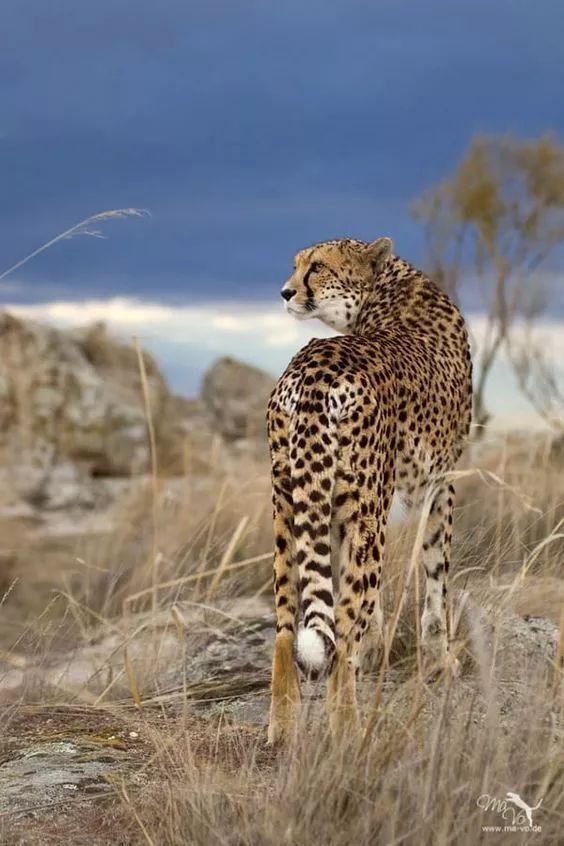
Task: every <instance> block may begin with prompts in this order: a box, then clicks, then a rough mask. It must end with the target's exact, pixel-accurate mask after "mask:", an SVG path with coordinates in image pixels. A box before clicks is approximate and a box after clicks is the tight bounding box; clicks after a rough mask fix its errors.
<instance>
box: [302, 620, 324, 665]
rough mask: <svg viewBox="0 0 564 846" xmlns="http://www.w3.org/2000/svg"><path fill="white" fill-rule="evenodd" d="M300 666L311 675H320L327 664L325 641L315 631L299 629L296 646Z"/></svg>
mask: <svg viewBox="0 0 564 846" xmlns="http://www.w3.org/2000/svg"><path fill="white" fill-rule="evenodd" d="M296 652H297V659H298V664H299V666H300V667H303V668H304V670H307V671H308V672H311V673H320V672H321V671H322V670H323V669H324V668H325V664H326V662H327V653H326V650H325V641H324V640H323V636H322V635H320V634H319V632H317V631H316V630H315V629H305V628H300V629H298V640H297V644H296Z"/></svg>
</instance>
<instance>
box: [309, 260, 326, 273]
mask: <svg viewBox="0 0 564 846" xmlns="http://www.w3.org/2000/svg"><path fill="white" fill-rule="evenodd" d="M323 267H324V265H323V264H322V263H321V262H320V261H314V262H313V263H312V265H311V267H310V268H309V270H310V273H319V271H320V270H323Z"/></svg>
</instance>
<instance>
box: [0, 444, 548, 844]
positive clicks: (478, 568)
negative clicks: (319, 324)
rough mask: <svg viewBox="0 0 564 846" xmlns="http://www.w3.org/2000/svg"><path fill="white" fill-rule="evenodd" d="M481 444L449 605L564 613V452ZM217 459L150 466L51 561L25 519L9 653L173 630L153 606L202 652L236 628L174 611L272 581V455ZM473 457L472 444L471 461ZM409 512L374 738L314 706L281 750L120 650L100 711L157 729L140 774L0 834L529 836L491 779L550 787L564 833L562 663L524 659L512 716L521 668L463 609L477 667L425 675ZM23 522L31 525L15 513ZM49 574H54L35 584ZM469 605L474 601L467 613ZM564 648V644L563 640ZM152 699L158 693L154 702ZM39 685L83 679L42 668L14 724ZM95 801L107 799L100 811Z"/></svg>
mask: <svg viewBox="0 0 564 846" xmlns="http://www.w3.org/2000/svg"><path fill="white" fill-rule="evenodd" d="M472 461H473V464H474V465H477V466H479V467H480V468H481V470H482V471H483V472H482V473H481V475H480V474H477V473H471V474H465V473H464V472H463V473H461V475H460V478H459V479H458V481H457V487H458V491H459V500H458V507H457V511H456V525H455V535H454V538H455V543H454V555H453V557H454V561H453V571H452V573H453V574H452V587H453V597H454V617H455V618H456V617H457V609H460V606H461V603H463V602H466V601H467V600H468V601H470V602H471V603H472V604H471V605H469V606H467V607H468V608H470V612H471V609H472V608H488V607H490V608H492V607H493V608H495V609H497V610H496V613H497V614H498V616H499V619H501V618H506V617H507V615H508V614H510V613H515V612H516V613H518V614H521V615H527V614H532V615H539V616H543V617H549V618H552V620H553V621H554V622H555V623H557V624H560V623H561V615H562V606H563V602H564V579H563V567H562V562H563V560H564V538H563V537H562V535H563V534H564V530H563V528H564V523H562V522H561V521H562V519H563V517H564V481H563V479H562V473H561V468H557V467H555V466H553V464H552V463H551V461H550V460H549V452H548V449H547V448H546V446H545V445H544V444H542V443H540V442H539V443H535V444H534V445H532V444H530V445H528V446H525V447H524V446H523V445H522V444H520V443H509V444H505V445H501V447H496V448H495V449H492V450H491V453H489V454H485V455H484V456H482V458H481V459H480V460H476V458H475V457H473V459H472ZM210 464H211V466H212V469H211V470H210V473H209V474H208V476H207V477H206V478H201V477H186V478H185V479H181V480H176V481H171V480H168V481H167V482H166V483H164V482H160V481H158V484H157V485H156V487H155V479H153V480H152V482H151V481H150V480H148V481H147V483H146V484H143V485H138V486H137V487H135V488H134V489H132V490H131V491H130V492H129V494H128V495H127V497H125V499H124V501H123V503H122V505H121V507H120V509H119V512H118V513H117V514H116V515H115V520H114V524H115V528H113V529H112V530H111V531H109V532H108V533H107V534H106V535H104V536H100V535H97V536H90V537H88V536H84V537H79V538H75V539H72V540H71V539H58V540H57V541H52V542H51V544H52V549H51V551H50V552H49V556H51V558H50V559H49V560H50V562H51V563H50V564H49V569H48V572H47V573H46V572H45V571H43V573H41V567H42V566H43V567H44V566H45V565H44V561H45V560H46V559H43V560H42V559H40V558H39V557H38V551H39V550H38V545H37V541H34V542H33V543H29V544H28V546H27V548H24V547H25V544H23V543H22V542H21V537H20V535H14V538H17V539H18V540H17V545H19V547H20V555H19V556H18V554H17V550H16V553H12V558H13V560H12V559H10V561H11V574H12V577H19V578H20V580H21V577H22V574H25V579H24V581H25V584H24V585H20V583H19V582H18V584H17V585H16V586H15V587H14V588H13V590H12V592H11V593H10V595H9V596H8V597H7V599H6V601H5V603H4V606H3V607H2V608H1V609H0V613H2V614H6V613H9V611H10V608H11V605H12V604H13V603H15V605H16V607H17V608H18V609H19V611H20V613H21V612H23V611H24V610H25V600H26V596H28V597H29V596H30V595H31V593H33V591H34V590H35V593H34V594H33V595H34V598H33V602H31V601H30V604H29V608H30V613H29V615H28V618H27V620H25V621H24V623H23V625H24V629H25V631H24V633H23V636H22V634H21V633H20V634H19V635H18V638H15V637H14V636H13V635H12V637H10V636H9V635H8V633H7V632H6V631H5V630H4V629H2V630H0V633H1V634H2V636H3V639H4V640H3V647H4V649H5V651H6V653H8V654H11V655H13V656H15V655H18V656H27V658H28V659H29V660H32V659H33V661H34V662H35V664H36V665H37V663H38V661H41V657H42V656H44V657H45V659H47V657H48V655H49V652H50V651H52V650H53V649H60V648H61V645H62V644H63V643H64V642H65V639H66V640H67V642H68V639H69V638H73V640H74V642H75V643H78V644H80V643H84V644H88V643H91V642H93V641H94V640H95V639H96V638H99V637H100V636H101V633H104V632H106V633H110V632H118V633H123V632H124V631H125V630H126V629H125V628H124V625H125V624H124V621H128V620H129V621H131V622H132V624H133V625H134V626H135V625H137V623H138V621H140V620H143V627H144V628H145V629H150V628H151V625H152V626H153V630H154V632H155V633H158V632H160V633H161V634H162V625H161V623H157V619H158V620H161V619H162V615H163V614H164V615H165V616H166V619H167V620H168V623H167V626H168V627H169V629H170V627H171V626H172V627H174V625H177V626H178V628H179V631H178V636H179V638H180V639H181V640H182V642H183V649H184V650H186V651H187V652H190V651H191V652H192V654H194V655H196V654H197V653H198V650H199V649H201V648H202V645H203V644H204V643H205V642H206V638H207V640H209V638H210V632H212V633H213V629H214V627H215V628H216V629H217V630H219V629H221V630H222V631H224V632H225V631H227V629H228V628H229V627H230V626H231V629H229V630H230V632H231V634H232V635H233V636H237V633H238V632H239V631H243V629H238V628H237V625H236V624H235V623H234V622H233V621H230V620H229V619H228V615H225V619H223V618H222V617H221V616H219V617H217V618H213V622H212V623H210V622H209V620H208V618H206V620H207V622H206V628H205V632H204V631H203V630H202V631H195V630H191V631H189V632H185V631H184V630H183V625H184V624H183V622H182V619H181V616H180V617H179V618H175V612H173V611H171V609H173V608H175V607H176V606H178V607H180V606H181V605H182V603H183V602H185V603H186V602H187V603H192V604H197V605H200V606H206V607H207V606H217V603H218V602H219V601H220V600H224V599H226V598H228V597H229V598H233V597H234V596H254V595H257V594H259V595H260V594H265V595H268V594H269V591H270V547H271V525H270V501H269V492H268V475H267V468H266V467H265V466H264V465H261V464H252V463H250V462H249V461H241V463H240V464H239V465H237V464H232V465H231V468H230V469H229V470H228V469H225V464H226V463H225V462H224V460H223V458H222V455H221V453H217V454H215V455H214V456H213V458H212V459H210ZM469 467H470V462H469V464H468V467H467V468H464V467H463V468H462V470H463V471H464V470H465V469H469ZM496 478H499V479H502V480H503V482H502V483H499V482H498V481H496ZM415 529H416V526H409V525H408V526H407V527H406V526H401V527H400V526H394V527H393V528H392V529H391V530H390V542H389V548H388V555H387V565H386V570H385V577H384V606H385V610H386V618H387V620H388V621H390V620H392V619H393V617H394V612H395V611H396V610H397V609H398V608H399V607H400V601H401V602H402V604H401V613H399V616H398V621H397V630H396V632H395V637H394V639H393V642H391V643H390V647H391V651H390V656H389V657H390V663H391V665H392V673H391V675H390V679H391V680H392V682H393V683H388V687H387V688H386V691H385V695H384V696H383V697H382V700H381V702H380V707H379V708H378V710H377V711H376V712H374V730H373V732H372V734H371V736H370V742H369V743H365V744H364V746H362V745H361V744H359V743H357V742H356V741H355V740H354V738H347V743H346V744H338V743H332V742H330V740H329V739H328V738H327V737H326V735H325V729H324V725H325V721H324V720H322V719H320V717H319V713H318V711H315V709H314V712H313V714H310V718H309V720H308V722H307V725H305V726H304V727H303V728H302V733H301V741H300V743H298V744H296V746H295V747H293V748H292V749H290V750H288V751H286V752H277V753H271V752H269V751H267V750H266V749H265V745H264V740H265V736H264V729H263V727H261V726H258V725H255V724H250V723H248V724H247V723H244V722H239V721H233V720H232V719H231V718H229V717H227V716H224V717H221V716H219V717H212V718H210V719H203V718H202V717H200V716H198V713H197V712H195V711H193V710H192V709H191V708H187V707H186V706H185V704H184V700H185V695H184V694H183V692H182V690H179V691H177V692H176V693H175V695H174V697H173V698H172V699H171V698H168V699H167V698H166V697H161V699H160V700H159V697H158V696H157V699H156V700H155V697H154V694H155V693H162V691H159V690H158V689H157V688H158V685H157V686H155V685H156V682H155V674H156V669H154V668H153V669H154V675H153V676H151V672H150V670H149V671H148V672H144V673H143V674H141V673H140V672H139V670H138V665H137V664H135V661H134V659H132V658H131V655H130V656H129V658H127V655H126V658H125V667H124V672H123V674H122V677H121V678H120V679H118V680H117V682H116V683H115V684H114V683H113V682H112V683H111V685H110V687H109V689H108V691H107V694H106V695H105V697H104V698H103V705H104V707H105V711H104V713H110V714H116V715H117V716H116V719H118V721H119V722H120V724H121V725H122V726H126V727H127V726H128V725H129V723H130V721H131V720H135V721H137V722H136V723H135V725H136V726H138V725H139V724H140V725H141V729H140V731H142V734H143V738H144V744H145V745H144V750H143V759H142V760H143V763H142V764H141V763H140V762H138V763H137V765H136V766H137V771H138V772H137V776H136V778H135V779H133V780H132V779H131V778H130V777H127V778H125V779H124V780H123V781H120V780H119V779H118V781H117V782H116V783H115V784H114V790H113V794H112V796H111V798H108V797H107V795H104V796H101V797H100V799H99V800H92V802H91V803H86V804H84V803H82V804H81V803H79V802H77V803H76V804H75V805H73V807H72V808H66V809H65V811H64V813H62V814H59V813H57V812H56V811H55V810H53V811H51V812H50V813H45V814H44V815H43V816H40V818H39V819H38V821H36V823H35V824H34V826H35V827H34V829H33V834H29V839H21V837H22V823H21V819H17V818H13V817H7V818H6V819H4V820H3V823H2V824H3V826H4V828H3V833H2V838H3V839H2V842H3V843H11V842H13V843H19V842H22V843H24V842H25V843H28V842H29V843H38V842H41V843H46V844H48V843H58V842H61V841H62V840H66V842H71V843H73V844H75V843H76V844H80V843H89V844H99V843H100V844H101V843H109V842H112V843H123V844H137V843H139V844H147V843H148V844H155V845H156V844H159V846H160V844H163V845H164V846H167V844H171V846H172V844H186V843H189V844H194V846H198V845H199V844H202V846H203V844H206V846H207V844H215V843H218V844H225V845H226V846H255V844H256V846H263V844H264V845H265V846H269V844H272V845H273V846H274V844H283V843H288V844H313V843H323V844H336V846H340V844H345V843H346V844H349V843H358V844H372V843H385V844H396V843H398V844H399V843H405V844H417V845H418V846H419V844H427V843H428V844H451V843H452V844H455V843H456V844H463V846H465V845H466V844H468V846H470V844H472V846H474V844H480V843H488V842H495V843H505V842H511V843H524V842H529V840H530V838H531V837H532V836H533V835H531V834H525V833H520V832H496V833H489V832H486V831H484V830H483V828H482V826H484V825H496V824H501V825H504V824H506V821H504V820H502V819H501V818H498V817H499V815H496V814H495V813H494V812H493V811H492V812H488V813H485V812H484V811H483V810H482V809H480V808H479V807H478V806H477V804H476V800H477V799H478V797H479V796H480V795H481V794H484V793H489V794H490V795H492V796H495V797H498V798H500V799H503V797H504V796H505V793H506V792H507V791H508V790H512V791H514V792H517V793H519V794H520V795H522V796H523V797H525V798H526V799H527V801H529V802H530V804H533V803H534V801H536V800H537V799H538V798H540V797H543V805H542V809H543V810H542V814H541V812H539V814H538V817H536V818H535V822H537V821H538V822H539V824H542V832H541V833H539V834H536V835H535V836H536V837H537V838H538V842H542V843H555V844H556V843H558V842H561V841H560V838H561V832H562V830H563V824H564V799H563V797H564V755H563V736H562V719H563V717H564V715H563V713H562V687H561V684H559V682H558V678H559V676H558V672H559V671H558V669H557V667H556V666H554V665H550V666H549V665H547V664H546V662H544V663H543V662H542V661H540V662H539V664H538V665H537V667H536V669H535V668H534V667H533V666H531V668H530V673H529V675H528V676H527V682H526V684H527V685H528V687H527V689H526V690H525V691H523V690H522V689H521V688H522V685H521V688H519V690H517V688H515V690H516V691H517V692H518V693H519V697H518V701H519V707H518V709H517V711H516V712H515V713H512V714H511V719H509V718H506V714H505V711H506V709H507V708H508V707H509V708H510V703H511V696H508V688H507V685H508V684H509V683H510V682H511V681H512V680H511V679H507V678H503V677H501V678H498V677H496V678H494V677H492V675H491V672H490V669H489V665H488V663H487V658H486V657H485V655H484V654H481V653H480V649H479V648H476V644H475V643H474V644H473V646H472V645H471V644H469V642H468V641H467V639H465V638H466V634H467V630H468V617H469V615H468V614H466V615H465V616H464V615H463V619H462V621H461V622H460V625H459V628H458V630H457V632H456V635H457V646H458V647H459V648H460V649H461V650H462V657H463V658H464V657H465V656H469V655H470V653H471V654H472V658H471V660H470V658H468V660H467V661H466V664H465V666H466V669H467V675H466V676H465V677H464V679H463V681H462V682H459V683H458V684H455V685H454V686H452V687H449V686H446V687H442V688H438V689H437V690H435V691H432V692H429V690H428V688H425V686H423V685H422V683H421V681H420V679H419V678H418V675H417V671H416V668H417V661H416V657H417V648H418V644H417V625H416V620H417V616H418V610H417V604H418V603H417V601H416V586H417V580H416V579H415V578H414V579H412V582H411V583H410V585H409V586H408V589H407V593H406V595H405V596H404V597H403V599H402V596H403V586H404V583H405V574H406V568H407V567H408V565H409V560H410V554H411V546H412V543H413V538H414V533H415ZM18 531H19V532H20V534H21V527H20V528H19V529H18ZM13 545H16V541H15V540H14V542H13V544H12V546H13ZM34 562H35V563H34ZM10 584H11V582H10ZM38 585H42V586H43V588H45V590H43V589H42V591H40V592H39V594H38V592H37V586H38ZM47 588H49V590H50V591H51V593H49V594H47V592H46V589H47ZM26 591H27V594H26ZM38 595H39V596H41V598H42V602H43V605H46V604H48V602H52V603H54V604H53V605H52V607H51V610H50V611H49V612H46V613H43V614H42V615H40V613H39V611H38V603H39V600H38ZM470 618H471V613H470ZM151 620H152V621H153V622H152V623H151ZM175 620H176V623H175ZM471 623H472V620H471V619H470V628H471V627H472V625H471ZM465 626H466V628H465ZM167 631H168V629H167ZM156 636H157V635H156V634H155V637H156ZM159 636H161V635H160V634H159ZM120 642H121V641H120ZM563 649H564V645H562V646H561V653H562V650H563ZM378 660H380V659H378ZM152 661H153V659H150V662H149V663H150V665H151V662H152ZM377 666H379V665H377ZM155 667H156V665H155ZM253 678H254V677H252V676H248V677H246V679H242V680H241V681H240V682H239V680H238V679H236V678H234V679H233V680H232V684H231V687H230V686H229V684H228V683H227V682H228V681H229V679H227V680H226V679H222V680H220V681H218V680H217V679H216V680H215V681H214V680H210V682H209V683H208V682H206V684H208V688H209V689H211V688H210V685H212V682H213V683H214V684H215V688H213V690H214V691H215V693H214V695H216V697H217V698H220V699H221V698H222V697H223V698H224V699H225V700H227V699H229V698H230V697H233V696H234V695H237V693H239V694H240V693H242V692H243V688H242V687H241V685H243V684H244V683H246V684H247V685H251V687H248V688H247V689H248V690H252V689H253V687H252V685H253V684H255V685H256V688H257V690H261V689H264V685H265V679H264V678H263V677H260V678H258V677H257V679H256V680H255V681H253ZM470 679H474V680H475V681H474V682H472V683H470V681H469V680H470ZM189 683H190V680H189V679H188V680H187V681H186V684H189ZM238 684H240V688H239V690H238V689H237V685H238ZM520 684H521V683H520ZM374 686H375V683H374ZM204 688H205V684H203V687H201V688H200V689H199V694H198V695H200V696H204V693H205V689H204ZM193 689H194V690H196V689H197V686H195V687H193ZM97 690H98V689H97ZM186 692H188V688H185V693H186ZM28 694H29V690H28V691H27V694H26V695H28ZM97 695H98V694H97V693H96V696H97ZM208 695H209V692H208ZM516 696H517V694H516ZM151 698H152V701H153V702H155V701H156V702H158V703H160V704H158V705H157V706H155V705H150V704H148V702H149V701H150V700H151ZM204 698H205V697H204ZM38 700H39V701H40V702H41V707H42V708H45V707H46V706H47V705H48V704H49V703H53V706H54V704H55V703H63V702H67V703H71V702H72V700H73V694H72V692H71V691H70V690H65V689H64V688H63V687H59V688H53V687H52V686H49V685H45V686H43V687H41V688H40V692H39V694H38V691H37V689H36V690H35V693H34V694H33V696H31V698H28V699H27V700H26V701H22V700H20V701H19V702H15V703H12V705H11V707H10V710H9V712H6V714H5V715H4V728H5V732H7V733H8V734H9V733H10V730H11V729H10V725H13V720H14V718H15V716H17V715H18V714H21V713H26V711H25V709H26V708H37V707H38V706H37V705H33V706H32V704H31V703H32V702H36V703H37V702H38ZM96 701H97V700H96ZM83 703H84V704H83V705H82V706H81V707H82V708H83V709H84V710H83V712H82V713H83V714H85V715H86V714H89V715H90V718H91V719H93V720H95V719H96V714H97V711H96V708H97V707H99V706H96V707H95V706H94V705H93V704H92V705H91V706H89V705H88V704H87V703H86V700H83ZM128 703H129V707H128V708H126V710H125V711H123V707H124V705H125V706H127V705H128ZM135 703H137V706H139V705H140V706H141V710H139V707H138V708H137V709H136V708H135V707H134V705H135ZM508 703H509V705H508ZM368 707H369V706H368ZM120 708H121V709H122V710H119V709H120ZM116 709H118V710H116ZM30 713H32V711H30ZM73 719H76V718H75V717H73ZM84 719H86V717H84ZM95 801H98V802H99V804H98V805H96V808H97V811H96V812H95V813H93V812H92V803H94V802H95ZM0 819H1V818H0ZM26 836H27V835H26ZM18 838H19V839H18ZM34 838H35V839H34Z"/></svg>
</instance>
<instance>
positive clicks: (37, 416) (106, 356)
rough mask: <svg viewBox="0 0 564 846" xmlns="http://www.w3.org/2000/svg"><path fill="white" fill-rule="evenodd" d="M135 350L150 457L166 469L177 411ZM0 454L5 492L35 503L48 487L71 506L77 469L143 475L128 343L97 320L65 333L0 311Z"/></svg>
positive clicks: (140, 417) (176, 441)
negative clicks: (153, 448)
mask: <svg viewBox="0 0 564 846" xmlns="http://www.w3.org/2000/svg"><path fill="white" fill-rule="evenodd" d="M142 356H143V362H144V366H145V370H146V374H147V386H148V393H149V397H150V403H151V409H152V415H153V419H154V424H155V436H156V442H157V449H158V453H159V459H160V463H161V466H163V468H167V465H168V466H169V467H170V466H173V465H174V463H175V461H177V454H178V455H179V454H180V452H181V437H182V418H181V416H180V414H179V413H178V409H177V407H176V405H175V399H174V397H173V395H172V394H171V392H170V391H169V389H168V387H167V384H166V382H165V380H164V378H163V376H162V375H161V373H160V371H159V369H158V367H157V365H156V363H155V362H154V360H153V359H152V358H151V356H150V355H148V354H147V353H145V352H143V353H142ZM0 459H1V465H2V466H3V467H4V468H5V470H6V472H7V473H8V475H9V478H10V480H11V487H12V488H13V489H14V492H15V493H17V494H19V495H20V496H22V497H24V498H26V499H29V500H33V501H35V502H36V503H37V504H40V503H42V502H43V503H48V502H49V501H50V500H52V499H53V494H54V496H55V499H56V502H55V501H54V502H53V506H54V507H64V506H65V505H67V504H71V503H72V501H73V500H74V499H75V497H76V495H77V482H78V480H79V479H80V478H82V477H84V476H90V477H92V476H128V475H133V474H137V473H142V472H146V471H147V470H148V469H149V466H150V449H149V439H148V437H147V422H146V414H145V410H144V404H143V391H142V384H141V376H140V368H139V361H138V356H137V352H136V350H135V349H134V348H133V347H132V346H127V345H126V344H124V343H121V342H119V341H116V340H115V339H113V338H111V337H110V336H109V335H108V334H107V332H106V329H105V327H104V326H103V325H99V324H98V325H94V326H91V327H89V328H86V329H83V330H80V331H72V332H65V331H61V330H58V329H54V328H52V327H48V326H44V325H41V324H38V323H34V322H32V321H28V320H25V321H24V320H20V319H18V318H16V317H14V316H12V315H10V314H6V313H3V314H0ZM51 488H53V489H54V490H53V491H51ZM65 492H66V493H65ZM61 498H62V499H61Z"/></svg>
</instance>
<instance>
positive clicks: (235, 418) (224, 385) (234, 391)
mask: <svg viewBox="0 0 564 846" xmlns="http://www.w3.org/2000/svg"><path fill="white" fill-rule="evenodd" d="M274 382H275V380H274V379H273V378H272V376H269V375H268V374H267V373H264V371H262V370H258V369H257V368H256V367H251V366H250V365H248V364H242V363H241V362H239V361H235V359H232V358H220V359H219V360H218V361H217V362H216V363H215V364H214V365H213V366H212V367H211V368H210V369H209V370H208V371H207V373H206V374H205V375H204V379H203V383H202V400H203V402H204V404H205V406H206V408H207V410H208V412H209V415H210V417H211V419H212V422H213V426H214V428H215V429H216V430H217V431H218V432H219V433H220V434H221V435H222V436H223V437H224V438H225V439H226V440H227V441H235V440H238V439H259V440H263V441H264V439H265V438H266V422H265V414H266V405H267V403H268V398H269V396H270V393H271V391H272V389H273V387H274Z"/></svg>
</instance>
